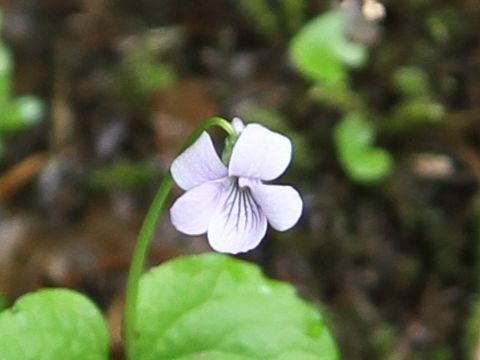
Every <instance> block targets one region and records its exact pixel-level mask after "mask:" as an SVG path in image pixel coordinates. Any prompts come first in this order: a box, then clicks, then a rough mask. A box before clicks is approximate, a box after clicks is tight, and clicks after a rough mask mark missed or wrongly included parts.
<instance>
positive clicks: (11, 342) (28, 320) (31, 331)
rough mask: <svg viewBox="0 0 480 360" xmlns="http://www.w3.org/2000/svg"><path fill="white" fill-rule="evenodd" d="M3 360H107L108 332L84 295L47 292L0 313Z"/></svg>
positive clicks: (0, 347)
mask: <svg viewBox="0 0 480 360" xmlns="http://www.w3.org/2000/svg"><path fill="white" fill-rule="evenodd" d="M0 354H1V359H2V360H20V359H21V360H52V359H68V360H77V359H78V360H104V359H108V332H107V328H106V325H105V322H104V320H103V318H102V316H101V314H100V312H99V311H98V309H97V308H96V307H95V306H94V305H93V304H92V303H91V302H90V300H88V299H87V298H86V297H85V296H83V295H81V294H79V293H76V292H74V291H71V290H66V289H44V290H40V291H38V292H35V293H31V294H27V295H24V296H22V297H21V298H19V299H18V300H17V301H16V303H15V304H14V305H13V307H12V308H10V309H8V310H5V311H3V312H2V313H0Z"/></svg>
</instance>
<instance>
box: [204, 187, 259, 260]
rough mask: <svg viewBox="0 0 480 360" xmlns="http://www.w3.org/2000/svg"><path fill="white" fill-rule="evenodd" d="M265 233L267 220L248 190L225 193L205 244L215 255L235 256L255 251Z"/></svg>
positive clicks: (231, 190) (213, 217)
mask: <svg viewBox="0 0 480 360" xmlns="http://www.w3.org/2000/svg"><path fill="white" fill-rule="evenodd" d="M266 231H267V219H266V218H265V215H263V213H262V211H261V210H260V207H259V206H258V205H257V204H256V203H255V202H254V200H253V198H252V195H251V193H250V192H249V191H248V190H239V189H238V188H237V187H236V185H233V184H232V186H231V187H230V188H229V189H227V190H226V191H225V192H224V194H223V196H222V199H221V200H220V203H219V206H218V207H217V210H216V211H215V214H214V215H213V216H212V219H211V221H210V225H209V227H208V233H207V236H208V242H209V243H210V246H211V247H212V248H213V249H214V250H216V251H219V252H223V253H230V254H238V253H241V252H246V251H248V250H251V249H253V248H255V247H256V246H257V245H258V244H259V243H260V241H262V239H263V237H264V236H265V233H266Z"/></svg>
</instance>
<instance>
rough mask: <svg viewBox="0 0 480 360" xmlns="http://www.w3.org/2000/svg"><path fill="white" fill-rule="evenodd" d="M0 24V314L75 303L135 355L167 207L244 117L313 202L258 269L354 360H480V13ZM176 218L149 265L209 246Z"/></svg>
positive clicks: (296, 0)
mask: <svg viewBox="0 0 480 360" xmlns="http://www.w3.org/2000/svg"><path fill="white" fill-rule="evenodd" d="M0 7H1V12H2V17H1V18H2V20H1V26H2V33H1V39H0V104H1V107H0V109H1V110H0V293H1V301H0V303H4V304H7V305H8V304H11V303H12V302H13V301H14V300H15V298H16V297H18V296H19V295H21V294H24V293H25V292H28V291H33V290H35V289H38V288H40V287H52V286H54V287H58V286H63V287H70V288H75V289H78V290H80V291H81V292H83V293H85V294H87V295H88V296H90V297H91V298H92V299H93V300H94V301H95V302H96V303H97V304H98V305H99V306H100V307H101V309H102V310H103V311H104V312H105V313H106V314H107V316H108V319H109V324H110V328H111V331H112V354H113V358H115V359H116V358H118V359H121V358H122V355H121V341H120V330H119V329H120V323H121V316H122V313H121V311H122V306H123V291H124V286H125V279H126V272H127V269H128V265H129V261H130V256H131V252H132V248H133V245H134V242H135V237H136V234H137V232H138V229H139V227H140V225H141V221H142V219H143V216H144V214H145V212H146V210H147V209H148V206H149V203H150V201H151V200H152V198H153V194H154V193H155V190H156V189H157V187H158V185H159V183H160V181H161V180H162V178H163V176H164V175H165V173H166V172H167V171H168V168H169V165H170V163H171V161H172V159H173V158H174V157H175V155H176V153H177V152H178V150H179V148H180V146H181V144H182V143H183V141H184V140H185V138H186V137H187V136H188V134H189V133H190V132H191V131H192V129H193V128H194V127H195V126H196V125H197V124H198V123H199V122H200V121H201V120H203V119H205V118H208V117H210V116H213V115H220V116H223V117H225V118H227V119H230V118H232V117H233V116H239V117H241V118H242V119H243V120H245V121H246V122H259V123H263V124H266V125H267V126H269V127H270V128H272V129H276V130H277V131H281V132H283V133H286V134H288V135H289V136H290V137H291V138H292V140H293V143H294V147H295V157H294V161H293V163H292V166H291V167H290V169H289V171H288V172H287V174H286V175H284V176H283V177H282V179H281V182H284V183H290V184H294V185H295V187H297V188H298V189H300V190H301V192H302V194H303V197H304V201H305V209H304V215H303V217H302V219H301V221H300V223H299V224H298V225H297V226H296V227H295V228H294V229H293V230H291V231H289V232H286V233H278V232H275V231H270V232H269V233H268V237H267V239H266V240H265V241H264V242H263V243H262V245H261V246H260V248H258V249H256V250H255V251H253V252H251V253H249V254H247V255H244V256H242V257H243V258H245V259H248V260H250V261H253V262H256V263H258V264H259V265H260V266H261V267H262V268H263V269H264V271H265V272H266V274H268V275H269V276H271V277H273V278H276V279H280V280H284V281H288V282H290V283H292V284H293V285H294V286H295V287H296V288H297V289H298V291H299V293H300V294H301V295H302V296H303V297H304V298H306V299H308V300H309V301H311V302H313V303H314V304H315V305H317V306H318V307H319V309H321V311H322V313H323V314H324V316H325V318H326V319H327V322H328V324H329V326H330V327H331V329H332V331H333V333H334V336H335V338H336V340H337V342H338V344H339V346H340V349H341V352H342V354H343V358H344V359H389V360H399V359H440V360H441V359H480V331H479V329H480V297H479V291H480V282H479V279H480V243H479V241H480V193H479V192H478V183H479V181H480V122H479V120H480V31H479V30H480V2H479V1H478V0H459V1H455V2H453V1H449V0H405V1H392V0H385V1H384V2H382V3H380V2H377V1H375V0H363V1H361V0H345V1H343V2H336V1H321V0H311V1H307V0H245V1H240V0H204V1H195V0H181V1H178V0H177V1H175V0H115V1H114V0H83V1H82V0H11V1H8V0H1V1H0ZM213 133H214V135H215V136H216V137H217V139H218V142H217V143H218V144H219V145H220V146H221V144H222V142H223V137H222V136H223V135H222V134H221V133H216V132H213ZM175 193H176V194H175V196H178V195H179V194H180V191H178V190H176V191H175ZM175 196H173V197H172V199H171V200H173V198H174V197H175ZM167 214H168V213H167V212H165V215H164V216H163V217H161V218H160V219H159V222H158V231H157V234H156V237H155V240H154V243H153V247H152V251H151V253H150V254H151V255H150V260H149V263H150V265H151V266H153V265H156V264H158V263H160V262H162V261H165V260H167V259H170V258H173V257H177V256H180V255H184V254H191V253H197V252H204V251H209V248H208V245H207V241H206V239H205V237H199V238H191V237H184V236H182V235H181V234H179V233H177V232H176V231H175V230H174V229H173V228H172V226H171V225H170V222H169V218H168V215H167Z"/></svg>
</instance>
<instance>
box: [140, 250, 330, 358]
mask: <svg viewBox="0 0 480 360" xmlns="http://www.w3.org/2000/svg"><path fill="white" fill-rule="evenodd" d="M138 306H139V307H138V329H137V331H138V334H139V337H138V342H137V344H136V345H137V346H136V348H135V350H136V354H137V356H136V359H139V360H153V359H172V360H173V359H177V360H179V359H182V360H186V359H192V360H193V359H205V360H207V359H208V360H214V359H215V360H216V359H219V360H220V359H221V360H241V359H243V360H245V359H262V360H268V359H275V360H280V359H284V360H287V359H295V360H297V359H298V360H301V359H305V360H307V359H311V360H314V359H325V360H330V359H336V358H337V351H336V347H335V345H334V342H333V340H332V338H331V336H330V334H329V331H328V330H327V328H326V326H325V324H324V323H323V321H322V319H321V317H320V315H319V313H318V312H317V311H316V310H315V309H314V308H313V307H312V306H310V305H308V304H307V303H306V302H304V301H303V300H301V299H300V298H298V297H297V296H296V294H295V291H294V289H293V288H292V286H290V285H288V284H285V283H281V282H279V281H273V280H269V279H267V278H265V277H264V276H263V275H262V273H261V272H260V270H259V268H258V267H257V266H255V265H252V264H249V263H246V262H244V261H240V260H236V259H234V258H232V257H229V256H226V255H220V254H212V253H211V254H204V255H195V256H189V257H183V258H179V259H176V260H173V261H170V262H167V263H165V264H163V265H161V266H159V267H157V268H155V269H153V270H151V271H149V272H148V273H147V274H145V275H144V277H143V278H142V281H141V288H140V297H139V305H138Z"/></svg>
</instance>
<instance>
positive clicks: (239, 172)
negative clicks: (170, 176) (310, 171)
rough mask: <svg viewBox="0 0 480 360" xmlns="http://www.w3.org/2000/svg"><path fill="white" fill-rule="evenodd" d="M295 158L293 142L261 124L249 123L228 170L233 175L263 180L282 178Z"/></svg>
mask: <svg viewBox="0 0 480 360" xmlns="http://www.w3.org/2000/svg"><path fill="white" fill-rule="evenodd" d="M291 159H292V143H291V142H290V140H289V139H288V138H287V137H286V136H284V135H281V134H279V133H277V132H273V131H271V130H268V129H267V128H266V127H264V126H262V125H259V124H248V125H247V126H246V127H245V129H243V131H242V133H241V135H240V137H239V138H238V140H237V142H236V144H235V146H234V147H233V151H232V157H231V159H230V164H229V167H228V172H229V175H230V176H243V177H249V178H254V179H260V180H273V179H276V178H277V177H279V176H280V175H281V174H282V173H283V172H284V171H285V170H286V168H287V166H288V164H289V163H290V161H291Z"/></svg>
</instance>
